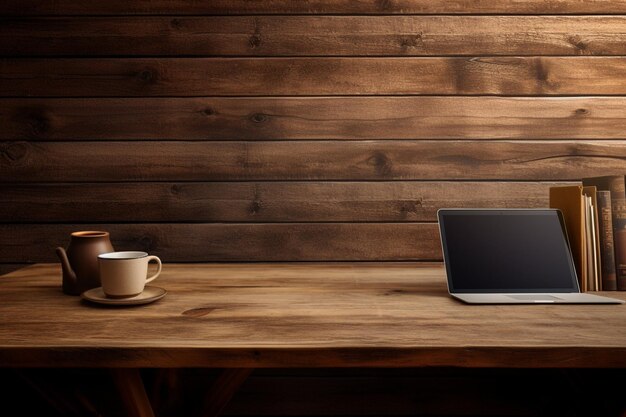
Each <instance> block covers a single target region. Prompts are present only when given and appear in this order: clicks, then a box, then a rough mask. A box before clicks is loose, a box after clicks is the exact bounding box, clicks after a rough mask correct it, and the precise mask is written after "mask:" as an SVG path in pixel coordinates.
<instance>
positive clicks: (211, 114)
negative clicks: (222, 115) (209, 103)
mask: <svg viewBox="0 0 626 417" xmlns="http://www.w3.org/2000/svg"><path fill="white" fill-rule="evenodd" d="M202 113H203V114H205V115H206V116H213V115H214V114H215V110H213V109H212V108H211V107H207V108H206V109H204V110H202Z"/></svg>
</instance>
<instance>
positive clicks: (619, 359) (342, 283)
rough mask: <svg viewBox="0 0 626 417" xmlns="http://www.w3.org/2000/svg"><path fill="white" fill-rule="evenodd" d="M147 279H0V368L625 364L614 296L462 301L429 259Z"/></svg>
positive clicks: (182, 271) (234, 268)
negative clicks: (117, 288)
mask: <svg viewBox="0 0 626 417" xmlns="http://www.w3.org/2000/svg"><path fill="white" fill-rule="evenodd" d="M413 244H415V243H413ZM155 285H157V286H159V287H162V288H165V289H166V290H167V291H168V294H167V295H166V296H165V298H164V299H162V300H160V301H159V302H157V303H154V304H150V305H147V306H144V307H141V308H122V309H119V308H115V309H111V308H102V307H99V308H98V307H93V306H91V305H88V304H86V303H81V302H80V301H79V300H78V297H71V296H67V295H64V294H63V293H62V292H61V290H60V268H59V267H58V265H37V266H33V267H30V268H26V269H24V270H23V271H21V272H18V273H14V274H12V275H10V276H8V277H5V278H3V279H2V280H0V299H2V300H3V302H2V303H0V317H3V318H4V320H2V321H1V322H0V340H1V341H2V342H1V343H0V366H5V367H7V366H8V367H16V366H25V367H29V366H30V367H33V366H39V367H41V366H43V367H90V368H91V367H93V366H94V363H97V364H98V366H101V367H148V368H168V367H212V368H215V367H232V368H242V367H244V368H246V367H247V368H265V367H274V368H290V367H291V368H293V367H297V368H302V367H306V368H314V367H343V368H356V367H372V368H374V367H386V368H408V367H425V368H430V369H433V368H436V367H452V368H486V367H490V368H496V367H502V368H560V369H564V368H611V369H613V370H617V369H620V368H622V369H623V368H624V367H626V331H625V328H626V324H625V323H626V308H623V307H624V306H579V305H578V306H559V308H555V306H552V305H526V306H524V305H520V306H515V308H502V306H493V305H491V306H472V307H468V306H466V305H464V304H462V303H459V302H458V301H456V300H454V299H452V298H451V297H450V296H449V295H448V290H447V288H446V278H445V271H444V269H443V267H442V265H441V264H432V263H427V264H423V263H422V264H416V263H384V264H380V263H367V264H364V263H333V264H318V263H315V264H310V263H309V264H239V265H233V264H221V265H220V264H201V265H179V264H165V265H164V268H163V272H162V274H161V275H160V276H159V278H158V279H157V281H155ZM610 295H611V296H612V297H616V298H620V299H626V294H625V293H619V292H617V293H616V292H613V293H610ZM33 300H39V304H38V305H41V306H45V310H46V314H43V313H42V309H40V308H34V307H33ZM583 307H584V308H583ZM138 329H141V331H138ZM528 335H532V337H529V336H528ZM533 376H536V375H533ZM569 390H570V391H571V387H569ZM509 392H511V390H509ZM525 392H527V391H525ZM609 392H613V391H609ZM541 406H542V408H541V409H542V411H544V410H545V405H544V404H541ZM496 414H497V413H496ZM340 415H341V414H340Z"/></svg>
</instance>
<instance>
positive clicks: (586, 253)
mask: <svg viewBox="0 0 626 417" xmlns="http://www.w3.org/2000/svg"><path fill="white" fill-rule="evenodd" d="M582 184H583V185H582V186H568V187H551V188H550V207H552V208H557V209H560V210H561V211H562V212H563V218H564V221H565V227H566V229H567V234H568V239H569V242H570V248H571V250H572V256H573V258H574V263H575V265H576V273H577V275H578V280H579V284H580V288H581V291H615V290H620V291H626V177H625V176H623V175H612V176H605V177H593V178H583V180H582Z"/></svg>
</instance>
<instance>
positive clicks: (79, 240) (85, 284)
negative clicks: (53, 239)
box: [56, 231, 114, 295]
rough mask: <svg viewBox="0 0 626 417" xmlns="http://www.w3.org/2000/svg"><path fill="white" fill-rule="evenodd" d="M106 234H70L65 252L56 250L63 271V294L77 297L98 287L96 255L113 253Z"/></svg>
mask: <svg viewBox="0 0 626 417" xmlns="http://www.w3.org/2000/svg"><path fill="white" fill-rule="evenodd" d="M113 251H114V249H113V245H111V241H110V240H109V233H108V232H99V231H83V232H74V233H72V238H71V240H70V245H69V246H68V247H67V251H66V250H64V249H63V248H60V247H59V248H56V253H57V255H58V257H59V259H60V260H61V267H62V269H63V292H64V293H66V294H71V295H79V294H82V293H83V292H84V291H87V290H90V289H92V288H96V287H99V286H100V275H99V272H98V255H100V254H101V253H106V252H113Z"/></svg>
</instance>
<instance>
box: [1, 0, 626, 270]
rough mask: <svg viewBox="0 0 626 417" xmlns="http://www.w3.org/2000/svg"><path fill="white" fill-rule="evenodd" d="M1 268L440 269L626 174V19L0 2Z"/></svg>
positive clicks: (178, 0)
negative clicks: (582, 187)
mask: <svg viewBox="0 0 626 417" xmlns="http://www.w3.org/2000/svg"><path fill="white" fill-rule="evenodd" d="M0 16H2V18H1V24H0V55H1V56H2V59H1V60H0V140H1V142H0V181H1V184H0V187H1V192H0V196H1V197H0V198H1V199H2V204H0V264H2V269H3V270H7V269H8V268H11V267H14V266H16V265H19V264H24V263H29V262H42V261H55V257H54V254H53V248H54V247H55V246H57V245H66V244H67V243H68V242H69V233H70V232H71V231H75V230H88V229H97V230H100V229H104V230H108V231H110V232H111V234H112V240H113V243H114V245H115V246H116V248H117V249H131V248H132V249H145V250H147V251H149V252H151V253H154V254H157V255H160V256H162V258H163V259H164V260H165V261H169V262H172V261H265V260H267V261H297V260H306V261H313V260H437V259H440V258H441V253H440V245H439V237H438V232H437V228H436V210H437V209H438V208H440V207H471V206H486V207H542V206H546V205H547V189H548V187H549V186H550V185H553V184H555V183H558V184H567V183H572V182H573V181H577V180H579V179H580V178H581V177H583V176H592V175H602V174H611V173H616V172H622V173H623V172H624V171H626V58H625V57H624V56H625V55H626V1H625V0H589V1H578V0H548V1H545V0H516V1H510V0H478V1H470V0H459V1H445V0H384V1H382V0H334V1H331V0H310V1H289V0H267V1H260V0H259V1H251V0H214V1H211V0H207V1H190V0H187V1H186V0H153V1H149V0H132V1H131V0H109V1H94V2H87V1H82V2H81V1H73V0H55V1H52V0H4V1H2V2H1V3H0Z"/></svg>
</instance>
